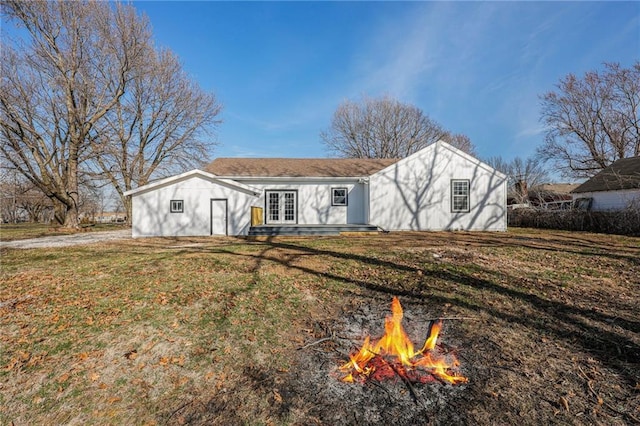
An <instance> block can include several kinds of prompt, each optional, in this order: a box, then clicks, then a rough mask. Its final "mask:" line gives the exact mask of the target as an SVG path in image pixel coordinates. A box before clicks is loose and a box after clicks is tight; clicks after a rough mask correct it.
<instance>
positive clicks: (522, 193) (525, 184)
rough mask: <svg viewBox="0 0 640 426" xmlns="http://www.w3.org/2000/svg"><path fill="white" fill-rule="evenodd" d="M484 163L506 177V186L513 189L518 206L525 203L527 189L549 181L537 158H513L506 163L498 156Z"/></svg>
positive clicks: (541, 162) (542, 163)
mask: <svg viewBox="0 0 640 426" xmlns="http://www.w3.org/2000/svg"><path fill="white" fill-rule="evenodd" d="M486 163H487V164H489V165H490V166H491V167H493V168H494V169H496V170H498V171H500V172H502V173H504V174H505V175H507V179H508V185H509V187H510V188H514V189H515V191H514V194H515V197H516V202H517V203H518V204H521V203H525V202H526V201H527V198H528V195H527V189H528V188H535V187H536V186H539V185H541V184H543V183H545V182H547V181H548V179H549V174H548V172H547V170H546V169H545V167H544V162H543V161H542V160H541V159H539V158H538V157H529V158H527V159H522V158H521V157H515V158H514V159H513V160H511V161H507V160H504V159H503V158H502V157H500V156H498V157H491V158H489V159H488V160H487V161H486Z"/></svg>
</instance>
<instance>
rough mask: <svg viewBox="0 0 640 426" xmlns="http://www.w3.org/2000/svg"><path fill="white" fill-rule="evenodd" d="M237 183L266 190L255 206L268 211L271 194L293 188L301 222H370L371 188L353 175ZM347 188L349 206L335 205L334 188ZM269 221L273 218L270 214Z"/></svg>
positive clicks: (297, 221) (310, 223) (267, 219)
mask: <svg viewBox="0 0 640 426" xmlns="http://www.w3.org/2000/svg"><path fill="white" fill-rule="evenodd" d="M235 180H236V181H237V182H240V183H243V184H245V185H248V186H251V187H252V188H255V189H257V190H260V191H261V192H262V195H261V196H260V198H259V199H258V200H257V201H256V202H255V205H259V206H261V207H263V208H264V209H265V210H264V211H265V212H267V203H268V198H267V197H268V194H269V193H271V192H277V191H292V192H295V194H296V205H297V206H296V207H297V208H296V218H295V221H294V223H295V224H297V225H345V224H358V225H361V224H366V220H367V216H366V201H367V199H366V198H367V197H366V196H367V189H368V188H366V187H365V186H366V185H365V184H364V183H362V182H358V180H357V179H352V178H335V179H331V180H328V179H314V178H304V179H296V178H288V179H286V182H283V180H284V179H271V180H270V182H267V183H264V182H263V183H258V182H256V181H255V180H251V179H246V178H245V179H243V178H236V179H235ZM334 188H344V189H346V191H347V205H346V206H336V205H332V202H331V201H332V200H331V197H332V190H333V189H334ZM265 219H266V223H267V224H269V218H268V217H266V218H265Z"/></svg>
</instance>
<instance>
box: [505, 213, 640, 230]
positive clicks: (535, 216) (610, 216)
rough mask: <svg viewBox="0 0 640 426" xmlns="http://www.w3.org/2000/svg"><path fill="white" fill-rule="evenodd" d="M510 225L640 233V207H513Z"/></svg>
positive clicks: (510, 214) (508, 216)
mask: <svg viewBox="0 0 640 426" xmlns="http://www.w3.org/2000/svg"><path fill="white" fill-rule="evenodd" d="M507 220H508V225H509V226H515V227H528V228H544V229H561V230H567V231H587V232H600V233H605V234H620V235H632V236H640V208H637V207H630V208H627V209H624V210H619V211H602V212H594V211H583V210H537V209H514V210H509V212H508V214H507Z"/></svg>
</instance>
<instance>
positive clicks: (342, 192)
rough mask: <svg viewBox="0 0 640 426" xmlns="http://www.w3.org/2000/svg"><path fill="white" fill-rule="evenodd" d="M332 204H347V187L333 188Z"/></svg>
mask: <svg viewBox="0 0 640 426" xmlns="http://www.w3.org/2000/svg"><path fill="white" fill-rule="evenodd" d="M331 205H332V206H346V205H347V188H331Z"/></svg>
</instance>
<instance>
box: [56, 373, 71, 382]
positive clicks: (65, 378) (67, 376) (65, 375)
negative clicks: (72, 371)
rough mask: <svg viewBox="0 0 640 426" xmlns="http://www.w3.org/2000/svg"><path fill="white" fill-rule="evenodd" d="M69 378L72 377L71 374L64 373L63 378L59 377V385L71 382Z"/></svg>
mask: <svg viewBox="0 0 640 426" xmlns="http://www.w3.org/2000/svg"><path fill="white" fill-rule="evenodd" d="M69 377H70V376H69V373H64V374H63V375H62V376H60V377H58V380H57V382H58V383H64V382H66V381H67V380H69Z"/></svg>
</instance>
